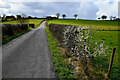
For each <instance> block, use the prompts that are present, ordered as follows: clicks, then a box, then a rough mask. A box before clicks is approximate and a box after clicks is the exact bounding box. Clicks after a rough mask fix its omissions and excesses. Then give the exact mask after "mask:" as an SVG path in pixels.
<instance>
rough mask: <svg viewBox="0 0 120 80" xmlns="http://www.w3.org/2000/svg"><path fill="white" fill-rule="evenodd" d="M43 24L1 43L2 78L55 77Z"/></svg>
mask: <svg viewBox="0 0 120 80" xmlns="http://www.w3.org/2000/svg"><path fill="white" fill-rule="evenodd" d="M44 24H45V22H43V23H42V24H41V26H40V27H38V28H37V29H33V30H32V31H30V32H28V33H26V34H24V35H22V36H20V37H18V38H16V39H14V40H12V41H10V42H9V43H7V44H6V45H3V47H2V77H3V78H56V74H55V72H54V66H53V64H52V57H51V54H50V50H49V44H48V41H47V35H46V32H45V26H44Z"/></svg>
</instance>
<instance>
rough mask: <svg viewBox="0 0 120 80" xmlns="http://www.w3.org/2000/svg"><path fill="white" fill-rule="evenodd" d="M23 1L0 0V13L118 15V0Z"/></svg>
mask: <svg viewBox="0 0 120 80" xmlns="http://www.w3.org/2000/svg"><path fill="white" fill-rule="evenodd" d="M17 1H18V2H17ZM24 1H28V0H4V1H2V2H1V1H0V15H1V14H13V15H17V14H21V13H25V14H27V15H28V16H29V15H30V16H37V17H43V16H46V15H56V13H60V14H61V15H62V14H66V15H67V17H72V18H73V15H74V14H78V17H79V18H83V19H97V18H98V17H100V16H101V15H103V14H105V15H107V16H111V15H113V16H117V15H118V3H117V1H118V0H79V1H78V0H74V1H75V2H74V1H73V0H71V1H73V2H59V1H61V0H52V1H54V2H50V1H51V0H44V1H48V2H40V1H43V0H40V1H38V2H36V1H37V0H34V2H30V1H29V2H24ZM32 1H33V0H32ZM57 1H58V2H57ZM64 1H68V0H64ZM69 1H70V0H69ZM76 1H78V2H76Z"/></svg>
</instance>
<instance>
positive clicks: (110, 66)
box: [108, 48, 116, 78]
mask: <svg viewBox="0 0 120 80" xmlns="http://www.w3.org/2000/svg"><path fill="white" fill-rule="evenodd" d="M115 50H116V48H113V49H112V55H111V60H110V65H109V69H108V77H109V78H110V72H111V68H112V63H113V59H114V54H115Z"/></svg>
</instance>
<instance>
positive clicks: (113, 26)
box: [48, 19, 120, 30]
mask: <svg viewBox="0 0 120 80" xmlns="http://www.w3.org/2000/svg"><path fill="white" fill-rule="evenodd" d="M51 23H53V24H65V25H76V26H81V25H84V26H93V29H100V30H118V29H119V30H120V28H118V21H107V20H82V19H78V20H75V19H59V20H58V19H57V20H50V21H48V24H51Z"/></svg>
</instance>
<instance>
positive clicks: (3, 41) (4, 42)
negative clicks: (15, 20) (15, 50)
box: [2, 27, 32, 44]
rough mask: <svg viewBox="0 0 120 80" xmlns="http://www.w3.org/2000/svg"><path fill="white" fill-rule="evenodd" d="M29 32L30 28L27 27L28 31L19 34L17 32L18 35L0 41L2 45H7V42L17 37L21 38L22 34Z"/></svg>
mask: <svg viewBox="0 0 120 80" xmlns="http://www.w3.org/2000/svg"><path fill="white" fill-rule="evenodd" d="M30 30H32V28H31V27H29V28H28V30H24V31H21V32H19V33H16V34H14V35H11V36H7V38H5V39H2V44H6V43H8V42H9V41H11V40H12V39H15V38H17V37H19V36H21V35H22V34H24V33H26V32H28V31H30Z"/></svg>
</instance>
